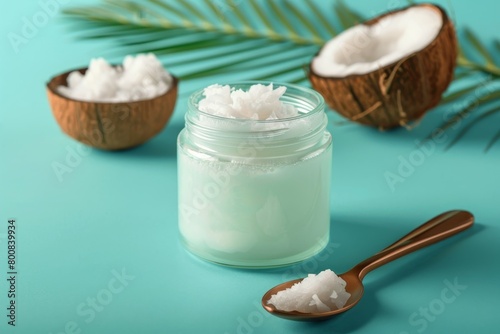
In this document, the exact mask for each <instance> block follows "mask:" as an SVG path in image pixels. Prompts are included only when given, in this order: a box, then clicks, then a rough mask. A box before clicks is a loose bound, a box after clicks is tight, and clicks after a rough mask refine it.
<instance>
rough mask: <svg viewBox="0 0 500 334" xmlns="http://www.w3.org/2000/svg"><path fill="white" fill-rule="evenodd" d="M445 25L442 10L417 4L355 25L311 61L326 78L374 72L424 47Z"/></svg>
mask: <svg viewBox="0 0 500 334" xmlns="http://www.w3.org/2000/svg"><path fill="white" fill-rule="evenodd" d="M442 25H443V19H442V17H441V13H440V12H439V11H437V10H436V9H435V8H432V7H428V6H417V7H410V8H408V9H406V10H403V11H400V12H396V13H394V14H391V15H387V16H385V17H383V18H382V19H380V20H379V21H378V22H377V23H375V24H373V25H371V26H368V25H364V24H360V25H357V26H354V27H352V28H350V29H347V30H345V31H344V32H342V33H341V34H339V35H338V36H337V37H335V38H333V39H332V40H330V41H328V42H327V43H326V44H325V45H324V46H323V48H322V49H321V51H320V53H319V54H318V55H317V56H316V57H315V58H314V59H313V61H312V64H311V66H312V70H313V72H314V73H316V74H317V75H321V76H324V77H346V76H348V75H352V74H366V73H370V72H373V71H375V70H377V69H379V68H382V67H384V66H387V65H390V64H392V63H395V62H397V61H399V60H401V59H404V58H406V57H408V56H410V55H412V54H414V53H416V52H418V51H420V50H422V49H424V48H425V47H426V46H427V45H429V44H430V43H431V42H432V41H433V40H434V39H435V38H436V36H437V35H438V33H439V31H440V29H441V27H442Z"/></svg>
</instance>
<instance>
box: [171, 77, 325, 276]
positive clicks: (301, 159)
mask: <svg viewBox="0 0 500 334" xmlns="http://www.w3.org/2000/svg"><path fill="white" fill-rule="evenodd" d="M256 83H263V82H242V83H234V84H230V86H231V87H234V88H235V89H243V90H245V91H247V90H248V89H249V88H250V86H251V85H253V84H256ZM263 84H269V83H263ZM274 86H275V87H278V86H285V87H286V92H285V94H284V95H283V96H282V97H281V101H282V102H283V103H288V104H292V105H294V106H295V107H296V108H297V110H298V112H299V115H298V116H295V117H291V118H285V119H276V120H252V119H233V118H226V117H220V116H215V115H212V114H208V113H205V112H202V111H200V110H199V109H198V108H197V106H198V103H199V101H200V100H201V99H203V98H204V96H203V90H200V91H198V92H195V93H193V94H192V95H191V97H190V98H189V102H188V110H187V113H186V116H185V120H186V125H185V128H184V129H183V130H182V131H181V133H180V134H179V137H178V142H177V148H178V150H177V152H178V153H177V154H178V181H179V182H178V186H179V230H180V235H181V239H182V241H183V243H184V245H185V246H186V248H187V249H188V250H189V251H191V252H192V253H194V254H196V255H198V256H200V257H202V258H204V259H206V260H209V261H213V262H216V263H219V264H224V265H230V266H238V267H257V268H258V267H261V268H262V267H272V266H282V265H286V264H290V263H294V262H298V261H301V260H304V259H306V258H308V257H310V256H312V255H315V254H316V253H318V252H320V251H321V250H322V249H323V248H324V247H325V246H326V245H327V243H328V239H329V228H330V200H329V196H330V172H331V142H332V139H331V135H330V133H329V132H328V131H326V125H327V117H326V115H325V113H324V106H325V105H324V100H323V98H322V96H321V95H320V94H319V93H317V92H315V91H313V90H311V89H308V88H303V87H300V86H296V85H290V84H274Z"/></svg>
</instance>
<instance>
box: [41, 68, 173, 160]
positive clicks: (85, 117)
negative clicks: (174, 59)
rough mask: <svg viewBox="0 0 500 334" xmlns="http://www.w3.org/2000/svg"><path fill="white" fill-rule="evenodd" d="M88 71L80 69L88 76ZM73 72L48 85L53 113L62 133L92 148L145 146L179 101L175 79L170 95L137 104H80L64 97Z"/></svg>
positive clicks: (58, 77) (57, 77)
mask: <svg viewBox="0 0 500 334" xmlns="http://www.w3.org/2000/svg"><path fill="white" fill-rule="evenodd" d="M86 70H87V69H86V68H83V69H78V70H76V71H79V72H80V73H82V74H84V73H85V72H86ZM71 72H73V71H69V72H66V73H63V74H60V75H57V76H55V77H53V78H52V79H51V80H50V81H49V82H48V83H47V95H48V98H49V103H50V107H51V109H52V114H53V115H54V118H55V119H56V121H57V123H58V124H59V126H60V127H61V129H62V131H63V132H64V133H66V134H67V135H69V136H70V137H72V138H74V139H76V140H78V141H79V142H81V143H84V144H86V145H89V146H93V147H96V148H99V149H104V150H121V149H127V148H131V147H135V146H138V145H141V144H143V143H144V142H146V141H147V140H149V139H151V138H152V137H153V136H155V135H156V134H158V133H159V132H160V131H161V130H162V129H163V128H164V127H165V125H166V124H167V122H168V120H169V119H170V116H171V115H172V113H173V111H174V107H175V102H176V100H177V86H178V79H177V78H175V77H173V81H172V86H171V87H170V88H169V90H168V91H167V92H165V93H164V94H162V95H159V96H157V97H155V98H152V99H149V100H139V101H133V102H109V103H108V102H89V101H79V100H74V99H72V98H69V97H66V96H64V95H62V94H60V93H59V92H58V90H57V87H59V86H66V85H67V82H66V79H67V77H68V75H69V74H70V73H71Z"/></svg>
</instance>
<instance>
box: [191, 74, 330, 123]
mask: <svg viewBox="0 0 500 334" xmlns="http://www.w3.org/2000/svg"><path fill="white" fill-rule="evenodd" d="M257 84H261V85H266V86H267V85H270V84H272V85H273V88H274V87H286V91H285V93H284V95H283V96H292V95H295V94H291V91H296V92H301V93H302V94H303V95H302V98H307V99H308V100H313V99H314V100H315V101H314V102H316V103H315V106H314V108H312V109H311V110H309V111H308V112H303V113H299V115H297V116H293V117H286V118H277V119H265V120H259V119H250V118H236V117H235V118H230V117H224V116H219V115H214V114H210V113H207V112H204V111H202V110H200V109H198V103H199V102H200V100H201V99H203V98H204V95H203V92H204V91H205V88H206V87H205V88H202V89H199V90H197V91H195V92H193V93H192V94H191V95H190V96H189V99H188V111H195V112H197V113H200V114H201V115H203V117H207V118H210V119H213V120H216V121H225V122H227V121H237V122H244V121H248V122H252V123H255V124H272V123H279V122H283V121H286V122H289V121H294V120H299V119H302V118H305V117H310V116H312V115H315V114H318V113H321V112H324V109H325V100H324V98H323V96H322V95H321V94H320V93H319V92H317V91H316V90H314V89H312V88H308V87H303V86H300V85H296V84H290V83H285V82H275V81H257V80H245V81H228V82H223V83H219V85H222V86H225V85H229V86H230V87H231V88H233V87H236V88H238V87H240V86H247V87H250V86H252V85H257ZM207 87H208V86H207Z"/></svg>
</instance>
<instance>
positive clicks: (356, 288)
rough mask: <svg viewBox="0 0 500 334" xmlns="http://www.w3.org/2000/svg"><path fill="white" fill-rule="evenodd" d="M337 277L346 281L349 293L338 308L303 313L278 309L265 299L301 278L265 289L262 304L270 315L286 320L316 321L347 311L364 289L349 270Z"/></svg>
mask: <svg viewBox="0 0 500 334" xmlns="http://www.w3.org/2000/svg"><path fill="white" fill-rule="evenodd" d="M339 277H340V278H342V279H343V280H344V281H346V283H347V285H346V291H347V292H349V293H350V294H351V297H349V299H348V300H347V302H346V304H345V305H344V307H342V308H340V309H335V310H331V311H328V312H318V313H303V312H298V311H290V312H287V311H281V310H278V309H277V308H276V307H275V306H274V305H272V304H267V301H268V300H269V299H270V298H271V296H272V295H275V294H277V293H278V292H279V291H282V290H286V289H288V288H291V287H292V285H294V284H296V283H299V282H300V281H302V278H299V279H295V280H293V281H288V282H285V283H282V284H279V285H276V286H275V287H274V288H272V289H271V290H269V291H267V292H266V294H265V295H264V296H263V297H262V306H263V307H264V308H265V309H266V311H268V312H269V313H271V314H272V315H275V316H277V317H280V318H284V319H288V320H300V321H318V320H326V319H329V318H331V317H333V316H335V315H337V314H339V313H342V312H345V311H347V310H348V309H350V308H352V307H353V306H354V305H356V304H357V303H358V302H359V301H360V300H361V297H362V296H363V292H364V290H365V289H364V287H363V283H362V282H361V280H360V279H359V278H358V277H357V276H356V275H355V274H353V273H352V272H351V271H348V272H346V273H344V274H341V275H339Z"/></svg>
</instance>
